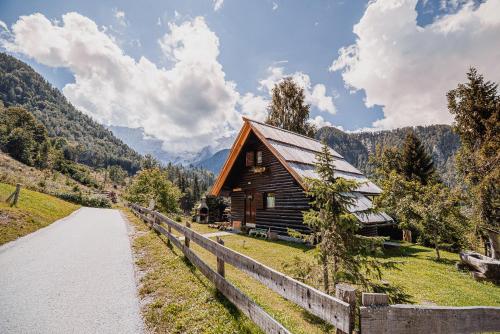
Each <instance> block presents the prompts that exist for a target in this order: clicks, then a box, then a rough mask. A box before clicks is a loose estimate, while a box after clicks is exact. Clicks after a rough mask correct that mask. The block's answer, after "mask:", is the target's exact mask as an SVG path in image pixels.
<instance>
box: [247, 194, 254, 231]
mask: <svg viewBox="0 0 500 334" xmlns="http://www.w3.org/2000/svg"><path fill="white" fill-rule="evenodd" d="M255 214H256V206H255V192H254V191H247V192H246V193H245V225H247V226H248V227H255Z"/></svg>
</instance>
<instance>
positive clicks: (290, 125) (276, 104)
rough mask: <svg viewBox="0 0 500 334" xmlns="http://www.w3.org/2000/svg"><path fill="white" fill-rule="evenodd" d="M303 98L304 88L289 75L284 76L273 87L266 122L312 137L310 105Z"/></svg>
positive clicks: (312, 127) (313, 131) (313, 129)
mask: <svg viewBox="0 0 500 334" xmlns="http://www.w3.org/2000/svg"><path fill="white" fill-rule="evenodd" d="M304 100H305V95H304V89H303V88H301V87H299V86H298V85H297V84H296V83H295V82H294V81H293V79H292V78H291V77H286V78H284V79H283V80H282V81H280V82H279V83H277V84H276V85H275V86H274V88H273V92H272V101H271V104H270V105H269V107H268V115H267V120H266V123H267V124H270V125H273V126H277V127H279V128H282V129H285V130H289V131H293V132H296V133H299V134H303V135H306V136H309V137H314V133H315V128H314V126H313V125H312V124H310V123H309V122H308V120H309V109H310V106H309V105H308V104H306V103H305V102H304Z"/></svg>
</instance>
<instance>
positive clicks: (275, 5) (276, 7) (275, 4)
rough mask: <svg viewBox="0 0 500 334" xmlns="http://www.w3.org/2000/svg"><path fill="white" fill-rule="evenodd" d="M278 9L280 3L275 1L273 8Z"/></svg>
mask: <svg viewBox="0 0 500 334" xmlns="http://www.w3.org/2000/svg"><path fill="white" fill-rule="evenodd" d="M276 9H278V4H277V3H276V2H273V10H276Z"/></svg>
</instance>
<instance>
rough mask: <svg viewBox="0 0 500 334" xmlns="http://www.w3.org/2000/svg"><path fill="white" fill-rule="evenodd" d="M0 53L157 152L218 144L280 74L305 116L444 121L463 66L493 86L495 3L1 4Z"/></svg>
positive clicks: (181, 0)
mask: <svg viewBox="0 0 500 334" xmlns="http://www.w3.org/2000/svg"><path fill="white" fill-rule="evenodd" d="M0 50H1V51H3V52H7V53H9V54H11V55H14V56H15V57H17V58H19V59H21V60H23V61H26V62H27V63H28V64H30V65H31V66H33V67H34V68H35V70H37V71H38V72H40V73H41V74H42V75H43V76H44V77H45V78H46V79H47V80H48V81H49V82H50V83H52V84H53V85H54V86H56V87H58V88H59V89H61V90H62V92H63V94H64V95H65V96H66V97H67V98H68V99H69V100H70V101H71V102H72V103H73V104H74V105H75V106H76V107H77V108H78V109H80V110H81V111H83V112H85V113H86V114H88V115H90V116H92V117H93V118H95V119H96V120H97V121H99V122H101V123H103V124H105V125H117V126H127V127H132V128H136V127H142V128H144V131H145V132H146V133H147V134H148V135H150V136H154V137H156V138H159V139H161V140H162V141H163V146H164V148H165V149H166V150H169V151H174V152H194V151H197V150H200V149H201V148H203V147H205V146H207V145H209V146H217V145H218V144H220V143H221V142H222V143H224V142H227V140H224V138H227V137H230V136H234V134H235V132H237V131H238V130H239V127H240V126H241V123H242V120H241V117H242V116H245V117H249V118H252V119H257V120H263V119H265V116H266V106H267V105H268V103H269V101H270V94H271V90H272V88H273V86H274V85H275V84H276V83H277V82H279V81H280V80H281V79H282V78H283V77H285V76H292V77H293V78H294V79H295V81H296V82H297V83H298V84H299V85H300V86H301V87H303V88H304V91H305V96H306V102H307V103H308V104H310V105H311V121H312V122H313V123H314V124H316V125H317V126H323V125H331V126H336V127H339V128H341V129H344V130H348V131H356V130H379V129H392V128H397V127H402V126H415V125H428V124H443V123H444V124H450V123H451V122H452V121H453V118H452V116H451V115H450V114H449V113H448V111H447V108H446V92H447V91H449V90H450V89H453V88H455V87H456V86H457V84H458V83H460V82H463V81H464V80H465V73H466V71H467V70H468V68H469V67H470V66H475V67H477V68H478V69H479V71H480V72H481V73H484V75H485V76H486V78H487V79H489V80H493V81H496V82H500V62H499V61H498V60H499V59H500V0H486V1H472V0H469V1H468V0H449V1H445V0H419V1H417V0H375V1H357V0H322V1H320V0H318V1H298V0H293V1H280V0H262V1H244V0H198V1H195V0H178V1H148V0H143V1H113V0H87V1H68V0H51V1H38V0H24V1H18V0H0Z"/></svg>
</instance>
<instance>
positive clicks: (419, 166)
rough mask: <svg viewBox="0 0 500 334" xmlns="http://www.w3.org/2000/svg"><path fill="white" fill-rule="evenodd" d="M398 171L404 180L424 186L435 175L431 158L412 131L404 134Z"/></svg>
mask: <svg viewBox="0 0 500 334" xmlns="http://www.w3.org/2000/svg"><path fill="white" fill-rule="evenodd" d="M400 170H401V173H402V174H403V175H404V176H405V178H406V180H408V181H409V180H418V181H419V182H420V183H422V184H424V185H425V184H427V182H429V180H430V179H431V178H432V177H433V176H434V174H435V168H434V162H433V161H432V157H431V156H430V155H429V154H427V152H426V151H425V148H424V146H423V145H422V142H421V141H420V139H418V137H417V136H416V135H415V132H413V131H412V130H410V131H408V133H407V134H406V138H405V142H404V144H403V148H402V151H401V162H400Z"/></svg>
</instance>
